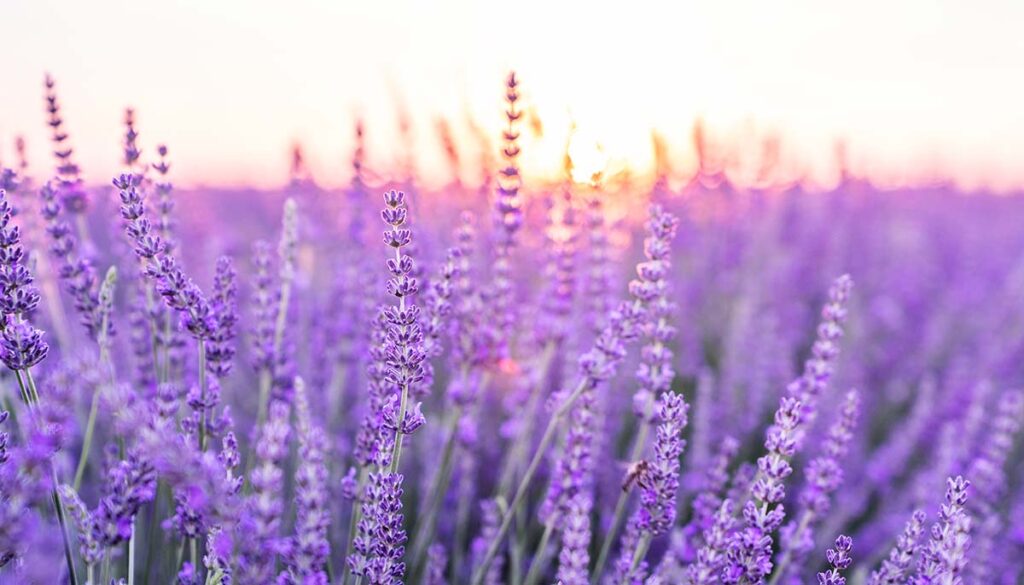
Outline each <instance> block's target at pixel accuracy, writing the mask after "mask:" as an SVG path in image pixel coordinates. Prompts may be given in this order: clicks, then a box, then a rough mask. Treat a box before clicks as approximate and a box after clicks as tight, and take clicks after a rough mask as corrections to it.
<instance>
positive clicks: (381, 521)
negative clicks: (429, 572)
mask: <svg viewBox="0 0 1024 585" xmlns="http://www.w3.org/2000/svg"><path fill="white" fill-rule="evenodd" d="M405 541H406V534H405V529H404V528H403V527H402V476H401V474H397V473H389V472H386V471H381V472H378V473H371V474H370V481H369V484H368V485H367V487H366V494H365V499H364V503H363V515H362V519H361V520H360V521H359V527H358V534H357V535H356V538H355V539H354V540H353V548H354V551H355V552H354V553H353V554H352V555H351V556H350V557H349V558H348V561H347V562H348V565H349V568H350V569H351V570H352V574H353V575H356V576H359V577H363V578H365V579H366V580H367V582H368V583H370V585H394V584H396V583H401V581H402V576H403V575H404V574H405V563H404V562H402V557H403V556H404V555H405Z"/></svg>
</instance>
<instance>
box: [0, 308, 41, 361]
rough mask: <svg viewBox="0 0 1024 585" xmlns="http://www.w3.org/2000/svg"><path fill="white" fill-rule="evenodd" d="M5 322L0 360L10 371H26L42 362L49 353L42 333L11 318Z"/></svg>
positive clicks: (25, 322) (0, 343)
mask: <svg viewBox="0 0 1024 585" xmlns="http://www.w3.org/2000/svg"><path fill="white" fill-rule="evenodd" d="M6 320H7V323H6V326H5V327H4V330H3V338H2V339H0V360H2V361H3V362H4V364H5V365H6V366H7V367H8V368H10V369H12V370H27V369H28V368H31V367H32V366H34V365H36V364H38V363H39V362H41V361H43V359H44V358H46V354H47V353H49V351H50V346H48V345H47V344H46V342H45V341H43V332H42V331H40V330H38V329H36V328H35V327H33V326H32V325H31V324H30V323H28V322H27V321H21V320H19V319H17V318H15V317H13V316H7V317H6Z"/></svg>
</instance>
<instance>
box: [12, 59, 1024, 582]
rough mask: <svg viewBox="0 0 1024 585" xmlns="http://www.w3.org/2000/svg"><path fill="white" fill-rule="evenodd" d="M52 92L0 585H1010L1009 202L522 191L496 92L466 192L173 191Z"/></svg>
mask: <svg viewBox="0 0 1024 585" xmlns="http://www.w3.org/2000/svg"><path fill="white" fill-rule="evenodd" d="M59 89H60V88H59V86H58V85H57V84H56V82H55V81H54V80H53V79H51V78H49V77H48V78H47V84H46V88H45V98H46V101H45V103H44V105H45V107H46V118H45V119H40V121H39V123H40V124H44V123H46V124H48V131H49V132H50V133H51V134H52V149H51V150H52V151H53V154H54V157H53V158H52V159H50V160H26V159H25V158H24V157H21V158H20V159H19V158H18V157H15V158H13V159H12V158H11V157H8V158H6V159H5V162H6V164H7V165H8V166H9V167H10V168H4V169H3V174H2V182H0V186H2V189H3V191H2V192H0V193H2V196H0V197H2V202H0V284H2V289H0V311H2V313H3V321H2V324H3V328H2V340H0V359H2V361H3V363H4V364H5V365H6V368H5V369H4V371H3V373H2V375H0V398H2V413H0V421H2V423H0V431H2V432H0V583H5V584H6V583H19V584H20V583H33V584H34V583H40V584H42V583H72V584H76V585H77V584H91V585H97V584H103V585H107V584H112V583H128V584H132V585H134V584H136V583H138V584H148V583H153V584H157V583H174V584H178V585H196V584H205V585H226V584H228V583H237V584H241V585H248V584H253V585H260V584H272V583H276V584H302V585H316V584H327V583H332V584H344V585H371V584H372V585H378V584H396V583H413V584H426V585H441V584H445V583H450V584H452V585H455V584H464V583H465V584H472V585H482V584H488V585H490V584H507V585H539V584H556V583H560V584H562V585H587V584H591V585H618V584H644V585H669V584H691V585H711V584H723V585H724V584H729V585H732V584H743V585H754V584H768V585H790V584H795V583H815V582H817V583H820V584H821V585H841V584H844V583H849V584H851V585H866V584H870V585H904V584H906V585H925V584H942V585H956V584H965V585H990V584H991V585H1012V584H1016V583H1024V465H1022V464H1021V433H1020V427H1021V424H1022V421H1024V394H1022V388H1024V386H1022V382H1024V380H1022V375H1024V366H1022V364H1024V361H1022V359H1024V354H1022V352H1024V306H1022V303H1024V227H1022V226H1024V203H1022V199H1021V196H1020V195H1019V194H1012V193H1011V194H1007V195H998V196H996V195H987V194H983V193H965V192H962V191H959V190H957V189H956V188H954V187H947V186H936V187H915V188H911V187H905V188H901V189H897V190H891V189H887V190H884V189H880V188H876V187H874V186H872V184H871V183H870V182H869V181H867V180H863V179H859V178H855V177H853V176H851V175H848V174H844V175H843V177H842V180H841V181H840V183H839V185H838V186H837V187H835V188H834V189H830V190H826V191H824V192H822V191H811V190H808V189H804V188H802V187H801V186H800V184H799V183H793V184H790V185H786V186H783V187H764V188H749V187H741V186H738V185H735V184H733V183H732V182H731V181H730V179H729V178H728V177H727V176H726V175H725V174H722V173H719V172H712V171H710V170H707V169H708V168H710V167H705V165H703V164H702V165H701V170H700V171H699V172H698V173H697V175H696V176H694V177H693V178H692V179H691V180H690V181H689V182H688V183H686V184H684V185H683V186H682V187H679V186H671V184H670V182H668V181H667V180H665V178H664V177H661V178H660V179H661V180H658V181H655V182H654V186H653V187H652V188H647V187H644V188H642V189H641V188H638V187H635V186H632V185H630V184H613V183H612V182H606V181H603V180H602V178H601V177H592V180H591V181H585V182H578V181H573V180H571V178H570V177H571V174H570V173H568V171H571V170H572V169H571V167H572V164H573V162H572V160H571V157H570V158H568V159H567V162H566V171H567V174H566V177H565V178H564V179H563V180H556V181H547V182H531V181H530V180H525V179H524V176H523V174H522V173H521V172H520V161H521V158H522V152H521V151H522V149H523V145H522V142H521V140H520V137H521V133H522V132H524V130H523V125H524V118H523V112H524V109H523V107H522V103H521V99H520V91H521V86H520V85H519V80H518V79H517V78H516V77H515V76H514V75H510V76H509V77H508V78H507V80H506V85H505V87H504V88H502V87H500V86H496V87H495V88H494V89H495V92H494V94H495V102H497V101H498V100H500V99H501V97H502V95H503V93H502V92H504V98H505V112H506V117H505V119H504V120H502V119H494V120H489V121H487V122H488V123H489V124H490V126H489V127H488V128H487V129H486V132H487V133H488V134H489V135H490V136H492V137H493V140H494V145H495V146H494V149H495V150H496V152H493V154H492V156H489V157H485V158H484V162H482V163H479V165H478V166H480V167H481V168H480V172H481V174H482V175H483V177H484V180H483V181H482V182H481V183H479V184H467V183H462V182H458V181H454V182H452V183H451V184H450V185H449V186H447V187H444V188H440V189H438V188H430V187H426V186H422V185H420V184H419V183H418V182H417V181H416V180H415V178H413V177H410V178H407V179H405V180H401V181H388V180H382V179H380V178H379V176H377V175H374V174H371V173H370V172H369V170H368V169H367V162H366V159H365V150H364V144H363V143H362V142H360V143H359V147H358V148H357V149H356V150H355V152H354V153H353V154H352V155H351V158H350V160H349V164H350V165H351V176H352V179H351V180H350V183H349V185H348V186H347V187H346V188H344V189H333V188H320V187H317V186H316V184H315V183H314V182H313V181H312V180H310V178H309V177H308V176H306V175H305V174H304V173H303V172H302V171H303V169H302V166H301V160H300V159H299V158H297V159H296V165H295V173H294V174H293V180H292V181H291V183H290V184H289V186H287V187H285V188H281V189H277V190H242V189H175V188H174V186H173V183H174V181H175V174H176V172H177V171H178V170H179V169H178V167H177V166H176V165H175V150H174V144H169V145H167V146H166V147H165V146H163V145H161V144H160V143H159V142H158V141H157V137H154V136H151V135H149V134H148V133H147V129H146V127H145V126H144V125H143V124H141V123H136V120H135V117H134V115H133V113H132V112H131V111H128V112H127V114H126V117H125V120H124V127H123V130H122V136H123V148H122V150H123V153H122V159H123V164H122V165H121V168H111V169H95V168H94V169H88V173H86V172H85V169H80V168H79V166H78V160H79V157H80V155H81V153H80V152H79V151H76V150H75V149H74V148H73V147H72V145H73V144H74V143H75V140H74V127H75V122H76V121H75V120H74V119H72V118H70V117H69V118H68V119H67V120H66V121H65V114H64V111H63V110H62V106H63V105H64V104H63V102H62V101H61V99H60V97H59V93H58V90H59ZM359 136H360V138H361V137H362V129H361V128H360V134H359ZM448 160H449V161H450V162H451V163H452V164H453V165H456V166H457V165H458V164H459V161H458V154H457V153H456V152H455V151H454V147H450V148H449V152H448ZM488 161H490V162H488ZM702 162H703V161H702ZM461 164H464V165H477V163H474V162H472V161H466V160H463V161H462V163H461ZM86 175H88V180H86ZM105 176H109V177H110V179H109V180H107V179H105V178H103V177H105Z"/></svg>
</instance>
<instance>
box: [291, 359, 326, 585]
mask: <svg viewBox="0 0 1024 585" xmlns="http://www.w3.org/2000/svg"><path fill="white" fill-rule="evenodd" d="M295 419H296V434H297V435H298V440H299V457H300V463H299V467H298V469H297V470H296V471H295V483H296V487H295V515H296V518H295V536H294V537H293V538H292V542H291V545H290V547H289V551H288V553H287V554H286V555H285V559H286V566H287V568H288V573H287V576H288V577H287V582H289V583H297V584H310V585H312V584H314V583H323V584H326V583H327V573H326V571H325V570H324V569H325V567H326V566H327V556H328V553H329V551H330V549H329V544H328V542H327V529H328V527H329V525H330V517H329V512H330V509H329V508H328V502H327V465H326V463H325V462H324V450H325V447H326V437H325V436H324V433H323V431H322V430H321V429H320V428H318V427H316V426H315V425H314V423H313V420H312V413H311V412H310V406H309V399H308V397H307V396H306V389H305V384H304V383H302V382H301V379H298V380H296V383H295Z"/></svg>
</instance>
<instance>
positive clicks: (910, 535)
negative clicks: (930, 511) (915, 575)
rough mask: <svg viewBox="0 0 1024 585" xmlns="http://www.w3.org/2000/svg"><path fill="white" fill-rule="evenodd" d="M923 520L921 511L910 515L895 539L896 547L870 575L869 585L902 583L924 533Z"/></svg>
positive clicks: (895, 584)
mask: <svg viewBox="0 0 1024 585" xmlns="http://www.w3.org/2000/svg"><path fill="white" fill-rule="evenodd" d="M924 520H925V514H924V511H923V510H915V511H914V513H913V514H911V516H910V520H908V521H907V525H906V526H905V527H904V528H903V532H902V533H900V535H899V536H898V537H897V538H896V545H895V546H894V547H893V548H892V550H890V551H889V556H888V557H887V558H886V559H885V560H884V561H882V566H881V568H879V569H878V570H877V571H875V572H873V573H871V580H870V581H869V585H897V584H899V583H903V582H904V580H905V579H906V578H907V575H908V573H909V571H910V568H911V565H912V563H913V562H914V554H915V553H916V552H917V548H918V543H919V541H920V539H921V534H923V533H924Z"/></svg>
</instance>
